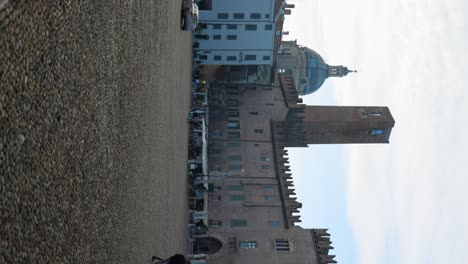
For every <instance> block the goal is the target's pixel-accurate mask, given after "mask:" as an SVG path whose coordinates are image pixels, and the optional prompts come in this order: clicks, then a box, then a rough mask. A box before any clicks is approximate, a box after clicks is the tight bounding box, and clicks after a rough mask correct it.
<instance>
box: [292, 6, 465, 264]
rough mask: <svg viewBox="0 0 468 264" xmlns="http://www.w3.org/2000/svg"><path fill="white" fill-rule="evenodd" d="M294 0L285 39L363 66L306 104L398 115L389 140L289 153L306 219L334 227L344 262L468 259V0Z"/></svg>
mask: <svg viewBox="0 0 468 264" xmlns="http://www.w3.org/2000/svg"><path fill="white" fill-rule="evenodd" d="M288 3H291V4H292V3H294V4H295V5H296V8H295V9H294V10H293V11H292V15H291V16H288V17H287V18H286V23H285V30H287V31H289V32H290V35H289V36H288V37H287V38H286V39H297V40H298V43H299V44H301V45H304V46H308V47H310V48H312V49H314V50H316V51H317V52H319V53H320V54H321V55H322V56H323V58H324V59H325V61H327V62H328V63H329V64H331V65H346V66H348V67H349V68H351V69H356V70H358V71H359V73H357V74H353V75H352V76H347V77H344V78H341V79H329V80H327V81H326V82H325V84H324V85H323V86H322V88H321V89H320V90H319V91H318V92H316V93H314V94H312V95H308V96H305V97H304V98H303V99H304V102H306V103H307V104H314V105H366V106H372V105H376V106H388V107H389V108H390V111H391V112H392V115H393V116H394V118H395V120H396V125H395V127H394V129H393V131H392V135H391V138H390V144H388V145H381V144H378V145H346V146H340V145H332V146H318V145H314V146H312V145H311V146H310V147H309V148H307V149H290V150H289V153H290V160H291V167H292V172H293V176H294V179H295V186H296V190H297V193H298V197H299V199H298V200H300V201H301V202H302V203H303V208H302V211H301V216H302V217H301V218H302V221H303V223H302V226H303V227H307V228H312V227H328V228H330V232H331V235H332V241H333V245H334V247H335V249H334V250H333V251H332V252H333V254H335V255H337V257H336V259H337V260H338V263H351V264H353V263H359V264H376V263H379V264H380V263H383V264H386V263H389V264H390V263H391V264H395V263H411V264H423V263H424V264H428V263H438V264H440V263H465V262H467V259H468V250H467V249H468V224H467V223H468V189H467V188H468V169H467V164H468V143H467V140H466V136H465V135H468V85H465V84H467V83H468V67H465V66H464V63H465V60H467V59H468V48H467V47H468V16H467V14H468V1H466V0H448V1H440V0H426V1H423V0H354V1H349V0H289V1H288ZM311 190H313V191H311Z"/></svg>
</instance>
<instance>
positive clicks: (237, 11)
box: [194, 0, 292, 65]
mask: <svg viewBox="0 0 468 264" xmlns="http://www.w3.org/2000/svg"><path fill="white" fill-rule="evenodd" d="M199 5H200V9H201V10H200V28H201V32H198V33H195V36H194V37H195V41H197V42H198V43H199V45H200V46H199V49H198V52H199V59H201V60H202V61H203V64H207V65H272V64H273V62H274V54H275V48H276V49H278V47H275V42H276V41H275V39H276V37H277V36H280V37H281V30H282V25H281V29H278V28H277V25H278V23H277V22H278V21H280V22H281V24H282V20H283V19H284V14H285V13H286V14H289V13H290V10H286V11H285V8H286V7H292V6H287V5H286V3H285V2H284V0H236V1H233V0H203V1H201V2H200V4H199Z"/></svg>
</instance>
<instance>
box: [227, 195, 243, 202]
mask: <svg viewBox="0 0 468 264" xmlns="http://www.w3.org/2000/svg"><path fill="white" fill-rule="evenodd" d="M229 197H230V199H231V201H244V195H230V196H229Z"/></svg>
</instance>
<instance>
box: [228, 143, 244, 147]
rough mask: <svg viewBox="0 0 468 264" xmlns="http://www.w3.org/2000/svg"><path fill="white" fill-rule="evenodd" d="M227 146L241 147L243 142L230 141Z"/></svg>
mask: <svg viewBox="0 0 468 264" xmlns="http://www.w3.org/2000/svg"><path fill="white" fill-rule="evenodd" d="M227 146H228V148H240V146H241V143H240V142H228V144H227Z"/></svg>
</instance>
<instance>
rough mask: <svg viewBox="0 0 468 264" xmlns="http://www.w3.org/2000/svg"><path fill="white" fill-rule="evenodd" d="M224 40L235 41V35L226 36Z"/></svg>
mask: <svg viewBox="0 0 468 264" xmlns="http://www.w3.org/2000/svg"><path fill="white" fill-rule="evenodd" d="M226 38H227V40H236V39H237V35H227V36H226Z"/></svg>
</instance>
